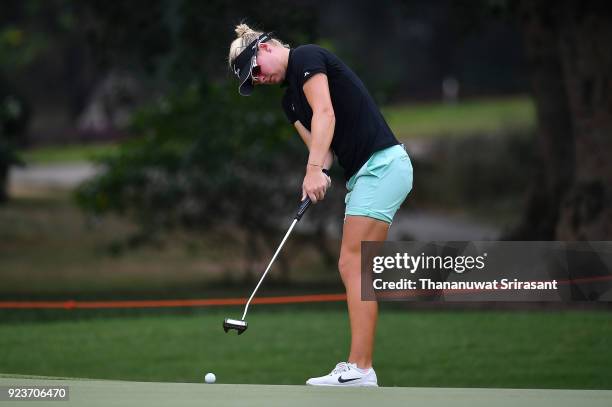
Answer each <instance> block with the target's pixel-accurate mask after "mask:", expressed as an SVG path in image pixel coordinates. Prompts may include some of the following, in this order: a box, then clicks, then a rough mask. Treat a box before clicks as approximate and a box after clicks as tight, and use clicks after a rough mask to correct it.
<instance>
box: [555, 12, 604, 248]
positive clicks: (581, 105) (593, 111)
mask: <svg viewBox="0 0 612 407" xmlns="http://www.w3.org/2000/svg"><path fill="white" fill-rule="evenodd" d="M606 3H607V2H604V1H599V2H597V1H594V0H593V1H582V2H572V1H568V0H566V1H565V2H563V7H558V8H556V10H557V12H556V15H557V18H558V20H559V24H560V27H562V29H561V30H560V32H559V34H560V35H559V44H560V50H561V60H562V63H563V71H564V73H565V83H566V85H567V90H568V97H569V107H570V114H571V117H572V121H573V129H572V130H573V132H574V139H575V144H576V147H575V158H574V160H575V162H576V168H575V172H574V177H573V183H572V185H571V188H570V189H569V191H568V193H567V194H566V196H565V200H564V201H563V203H562V206H561V213H560V215H561V219H560V220H559V224H558V225H557V234H556V236H557V239H559V240H608V239H610V238H612V157H611V154H612V15H611V14H610V11H609V7H607V4H606Z"/></svg>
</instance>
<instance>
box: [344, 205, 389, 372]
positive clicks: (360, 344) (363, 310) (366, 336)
mask: <svg viewBox="0 0 612 407" xmlns="http://www.w3.org/2000/svg"><path fill="white" fill-rule="evenodd" d="M388 230H389V224H388V223H386V222H383V221H380V220H376V219H373V218H369V217H365V216H347V217H346V220H345V221H344V228H343V232H342V246H341V248H340V261H339V262H338V268H339V270H340V276H341V277H342V281H343V282H344V287H345V288H346V302H347V305H348V311H349V319H350V323H351V351H350V354H349V358H348V361H349V362H350V363H356V364H357V367H359V368H369V367H371V366H372V353H373V349H374V336H375V333H376V320H377V319H378V304H377V303H376V301H361V241H362V240H370V241H384V240H386V239H387V231H388Z"/></svg>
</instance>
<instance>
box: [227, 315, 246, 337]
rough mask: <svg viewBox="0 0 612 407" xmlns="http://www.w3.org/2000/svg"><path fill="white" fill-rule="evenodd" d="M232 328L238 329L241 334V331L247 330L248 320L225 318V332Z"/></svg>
mask: <svg viewBox="0 0 612 407" xmlns="http://www.w3.org/2000/svg"><path fill="white" fill-rule="evenodd" d="M230 329H235V330H236V331H238V335H240V334H241V333H243V332H244V331H246V329H247V322H246V321H243V320H241V319H231V318H225V320H223V330H224V331H225V333H227V332H228V331H229V330H230Z"/></svg>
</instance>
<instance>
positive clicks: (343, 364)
mask: <svg viewBox="0 0 612 407" xmlns="http://www.w3.org/2000/svg"><path fill="white" fill-rule="evenodd" d="M350 368H351V367H350V366H349V364H348V363H347V362H340V363H338V364H337V365H336V367H335V368H334V370H332V372H331V373H330V375H333V374H338V373H342V372H346V371H348V370H349V369H350Z"/></svg>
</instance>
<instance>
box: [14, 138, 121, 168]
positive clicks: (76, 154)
mask: <svg viewBox="0 0 612 407" xmlns="http://www.w3.org/2000/svg"><path fill="white" fill-rule="evenodd" d="M118 149H119V145H118V144H116V143H92V144H70V145H65V146H47V147H38V148H34V149H30V150H25V151H21V152H20V156H21V157H22V158H23V160H24V161H25V162H26V163H28V164H53V163H66V162H79V161H90V160H92V159H95V158H97V157H99V156H101V155H106V154H110V153H113V152H115V151H117V150H118Z"/></svg>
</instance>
